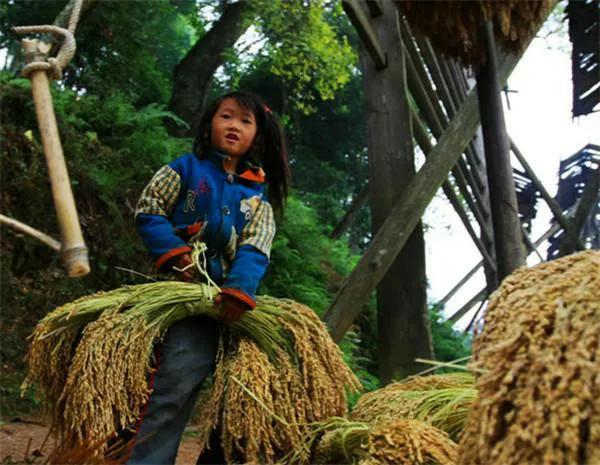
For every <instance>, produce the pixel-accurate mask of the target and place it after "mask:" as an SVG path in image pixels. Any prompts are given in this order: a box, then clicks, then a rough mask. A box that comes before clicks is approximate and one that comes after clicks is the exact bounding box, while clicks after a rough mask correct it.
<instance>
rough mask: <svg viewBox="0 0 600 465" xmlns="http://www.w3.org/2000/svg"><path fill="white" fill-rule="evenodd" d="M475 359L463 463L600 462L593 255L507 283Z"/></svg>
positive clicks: (599, 343)
mask: <svg viewBox="0 0 600 465" xmlns="http://www.w3.org/2000/svg"><path fill="white" fill-rule="evenodd" d="M473 353H474V361H473V365H474V367H476V368H483V369H485V370H487V371H486V372H485V373H484V374H483V375H481V377H479V378H478V380H477V390H478V391H479V397H478V398H477V399H476V400H475V402H474V403H473V408H472V412H471V415H470V417H469V420H468V422H467V426H466V428H465V431H464V434H463V436H462V440H461V443H460V453H459V454H460V462H461V463H469V464H486V465H494V464H502V465H510V464H522V463H544V464H559V463H560V464H563V463H588V464H593V463H600V252H599V251H586V252H581V253H578V254H575V255H570V256H567V257H564V258H561V259H558V260H554V261H551V262H547V263H542V264H540V265H538V266H535V267H533V268H521V269H519V270H517V271H516V272H515V273H513V274H512V275H510V276H509V277H508V278H506V279H505V280H504V282H503V283H502V285H501V286H500V288H499V289H498V290H497V291H496V292H495V293H494V294H493V295H492V296H491V298H490V304H489V307H488V310H487V314H486V317H485V326H484V328H483V332H482V334H481V335H479V336H478V337H477V338H476V340H475V343H474V347H473Z"/></svg>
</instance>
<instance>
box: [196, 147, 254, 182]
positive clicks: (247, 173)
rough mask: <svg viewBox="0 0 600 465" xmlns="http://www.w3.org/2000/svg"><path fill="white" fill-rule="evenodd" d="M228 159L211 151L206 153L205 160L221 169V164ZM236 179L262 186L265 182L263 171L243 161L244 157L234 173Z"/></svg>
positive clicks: (223, 154) (224, 155)
mask: <svg viewBox="0 0 600 465" xmlns="http://www.w3.org/2000/svg"><path fill="white" fill-rule="evenodd" d="M228 157H229V155H227V154H225V153H221V152H219V151H217V150H211V151H210V152H208V154H207V156H206V158H207V159H208V160H210V161H212V162H213V163H214V164H216V165H217V166H219V167H221V168H223V162H224V161H225V160H226V159H227V158H228ZM236 176H237V177H238V178H242V179H245V180H247V181H252V182H257V183H260V184H264V183H265V180H266V176H265V172H264V170H263V169H262V168H261V167H260V166H257V165H253V164H251V163H249V162H248V161H246V160H244V157H242V159H241V160H240V161H239V163H238V172H237V173H236Z"/></svg>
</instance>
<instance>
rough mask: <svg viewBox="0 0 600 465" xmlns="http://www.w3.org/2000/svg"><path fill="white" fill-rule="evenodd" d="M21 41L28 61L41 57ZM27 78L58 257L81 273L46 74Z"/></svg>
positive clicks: (34, 44) (82, 253)
mask: <svg viewBox="0 0 600 465" xmlns="http://www.w3.org/2000/svg"><path fill="white" fill-rule="evenodd" d="M21 43H22V46H23V51H24V52H25V56H26V57H29V61H34V60H35V61H38V60H39V59H40V58H41V57H40V55H41V53H40V49H39V48H38V44H39V42H38V41H37V40H27V39H25V40H23V41H22V42H21ZM29 78H30V79H31V89H32V93H33V101H34V105H35V112H36V115H37V120H38V127H39V130H40V135H41V138H42V145H43V147H44V153H45V155H46V165H47V166H48V175H49V177H50V184H51V188H52V198H53V199H54V208H55V210H56V217H57V220H58V224H59V228H60V236H61V244H62V247H61V252H60V255H61V259H62V261H63V264H64V266H65V268H66V269H67V273H68V274H69V276H70V277H72V278H75V277H80V276H84V275H86V274H88V273H89V272H90V265H89V261H88V254H87V247H86V245H85V242H84V240H83V234H82V233H81V227H80V225H79V218H78V216H77V208H76V207H75V199H74V197H73V192H72V190H71V183H70V181H69V173H68V171H67V165H66V163H65V158H64V154H63V149H62V145H61V143H60V137H59V134H58V127H57V124H56V116H55V114H54V106H53V104H52V95H51V94H50V83H49V79H48V75H47V74H46V71H43V70H39V71H32V72H31V74H30V75H29Z"/></svg>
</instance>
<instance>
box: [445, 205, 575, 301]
mask: <svg viewBox="0 0 600 465" xmlns="http://www.w3.org/2000/svg"><path fill="white" fill-rule="evenodd" d="M574 210H575V209H574V208H573V209H572V210H571V213H572V212H573V211H574ZM559 229H560V226H559V225H558V224H553V225H552V226H551V227H550V228H548V230H547V231H546V232H545V233H544V234H542V235H541V236H540V237H538V238H537V240H536V241H535V242H534V243H533V248H532V249H531V250H530V251H529V252H533V251H534V250H535V249H536V248H537V247H538V246H539V245H540V244H541V243H542V242H544V241H546V240H548V238H549V237H550V236H553V235H554V234H555V233H556V232H557V231H558V230H559ZM542 261H543V260H542ZM482 266H483V260H480V261H479V262H478V263H477V264H476V265H475V266H474V267H473V268H471V269H470V270H469V271H468V272H467V274H466V275H465V276H463V277H462V278H461V279H460V281H458V283H456V284H455V285H454V287H453V288H452V289H451V290H450V291H449V292H448V293H447V294H446V295H445V296H444V297H442V299H440V301H439V302H438V303H439V304H446V303H447V302H448V301H449V300H450V299H451V298H452V297H454V295H455V294H456V293H457V292H458V291H459V290H460V288H461V287H463V285H464V284H465V283H466V282H467V281H469V279H471V278H472V277H473V275H474V274H475V273H477V271H478V270H479V269H480V268H481V267H482Z"/></svg>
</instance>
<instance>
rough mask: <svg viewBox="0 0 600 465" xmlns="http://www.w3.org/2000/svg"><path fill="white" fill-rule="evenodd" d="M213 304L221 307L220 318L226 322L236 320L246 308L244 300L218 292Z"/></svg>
mask: <svg viewBox="0 0 600 465" xmlns="http://www.w3.org/2000/svg"><path fill="white" fill-rule="evenodd" d="M215 305H216V306H220V307H221V319H222V320H223V322H224V323H226V324H231V323H235V322H236V321H238V320H239V319H240V318H241V317H242V315H243V314H244V312H245V311H246V310H247V309H248V306H247V305H246V304H245V303H244V302H241V301H239V300H238V299H236V298H235V297H233V296H230V295H227V294H219V295H218V296H217V297H215Z"/></svg>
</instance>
